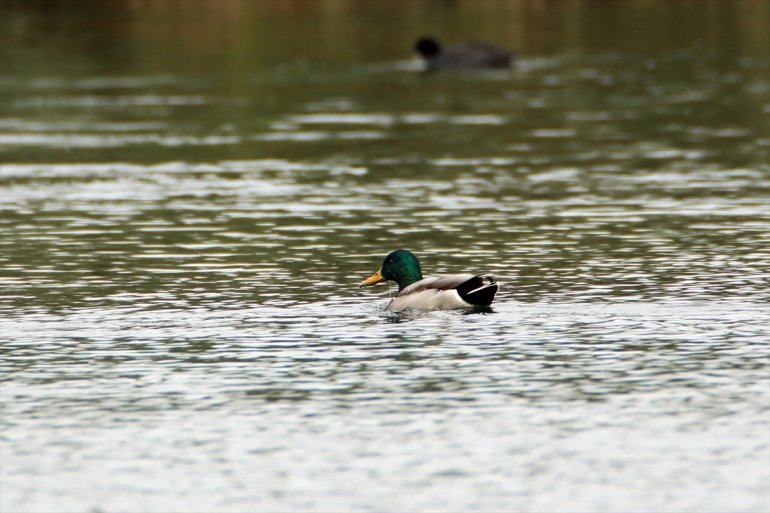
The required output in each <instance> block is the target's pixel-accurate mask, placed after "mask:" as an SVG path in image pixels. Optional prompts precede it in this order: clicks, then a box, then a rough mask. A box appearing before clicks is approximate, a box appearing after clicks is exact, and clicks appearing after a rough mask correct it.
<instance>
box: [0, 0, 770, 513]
mask: <svg viewBox="0 0 770 513" xmlns="http://www.w3.org/2000/svg"><path fill="white" fill-rule="evenodd" d="M254 4H259V3H254ZM428 4H431V3H430V2H428ZM440 4H441V5H445V4H443V3H440ZM696 4H697V3H696ZM737 4H738V3H736V4H733V5H737ZM758 4H759V5H761V3H758ZM164 5H165V4H164ZM175 5H177V7H173V6H166V7H165V8H167V9H170V10H172V11H173V9H175V8H178V4H175ZM313 5H315V4H313ZM341 5H345V4H344V3H343V4H341ZM409 5H413V4H409ZM431 5H432V4H431ZM463 5H464V4H463ZM473 5H477V4H473ZM506 5H507V4H506ZM602 5H604V7H602V9H611V8H610V7H609V6H607V5H605V4H603V3H602ZM633 5H637V6H638V5H640V4H638V3H634V4H633ZM641 5H647V4H641ZM653 5H668V3H667V2H661V3H660V4H653ZM673 5H675V6H679V7H674V9H679V8H685V7H681V6H682V5H684V6H689V7H686V8H692V9H696V10H697V9H699V7H697V6H696V5H695V4H691V3H680V2H675V3H673ZM698 5H700V4H698ZM708 5H712V6H713V5H714V4H708ZM720 5H725V4H720ZM728 5H729V4H728ZM442 8H443V7H442ZM476 8H478V9H480V11H479V12H480V13H481V14H478V13H477V14H478V16H489V17H491V18H490V19H493V18H494V17H495V16H496V13H495V12H494V11H489V12H487V11H486V10H485V9H482V8H480V7H476ZM476 8H473V9H476ZM648 8H651V7H648ZM156 9H157V7H156ZM251 9H257V8H256V7H251ZM447 9H450V11H449V12H450V13H454V14H451V16H459V17H462V16H463V15H464V14H463V12H462V9H460V8H458V9H460V11H458V12H454V11H451V8H448V7H447ZM733 9H736V11H735V12H736V13H737V14H736V16H739V19H740V20H748V17H747V16H749V15H750V14H752V12H753V11H748V12H747V11H743V10H740V9H739V8H738V7H733ZM153 12H155V11H152V10H151V13H153ZM271 12H272V11H270V12H269V13H268V14H269V15H264V13H263V15H264V16H267V18H268V19H271V18H270V16H278V18H276V19H278V20H279V22H280V20H284V18H281V17H280V16H279V15H277V14H275V13H273V14H270V13H271ZM473 12H476V11H473ZM505 12H507V11H505ZM644 12H646V11H644ZM693 12H694V11H693ZM762 12H764V11H762ZM12 14H15V15H16V17H13V16H11V17H8V19H11V20H15V21H14V22H13V23H16V25H14V24H12V22H4V23H6V24H7V25H6V28H8V27H11V28H12V29H14V27H17V26H18V25H19V24H18V19H24V20H27V18H26V17H31V16H33V15H32V14H30V13H26V12H24V11H23V10H20V11H12ZM203 14H204V16H203V17H201V18H199V17H194V18H192V19H190V20H188V21H189V22H190V23H201V24H205V21H206V17H205V13H203ZM359 14H360V13H359ZM370 14H371V13H370ZM573 14H574V13H573ZM589 14H591V13H583V14H579V15H578V16H587V15H589ZM593 14H595V13H593ZM60 15H61V13H60ZM144 15H145V11H139V13H138V14H137V13H135V14H134V18H135V21H134V22H132V23H137V26H139V27H143V26H145V25H142V23H145V24H146V23H151V22H149V21H141V20H144V19H145V18H143V16H144ZM351 15H352V14H351V13H350V12H348V11H345V10H343V11H342V12H341V13H337V16H340V17H341V19H343V20H344V19H346V16H351ZM148 16H149V15H148ZM297 16H298V18H297V19H298V20H301V19H304V18H302V15H301V13H300V14H297ZM741 16H743V17H741ZM132 19H133V18H132ZM150 19H154V18H150ZM161 19H162V18H161ZM367 19H368V18H367ZM581 19H582V18H581ZM752 19H754V20H757V19H762V18H761V17H752ZM136 20H139V21H136ZM196 20H197V21H196ZM377 20H378V18H377V19H375V18H372V20H371V23H375V22H377V23H379V21H377ZM348 21H349V20H348ZM140 22H141V23H140ZM230 22H231V23H232V22H233V21H232V20H231V21H230ZM126 23H129V22H126ZM155 23H157V21H156V22H155ZM255 23H256V22H255ZM283 23H286V21H285V20H284V21H283ZM754 23H756V21H755V22H754ZM150 26H153V25H150ZM201 26H203V25H201ZM281 26H282V27H284V29H286V26H294V25H286V26H284V25H281ZM303 26H304V25H303V24H302V22H298V24H297V26H296V27H295V28H294V29H293V30H295V31H297V32H299V31H301V30H302V27H303ZM752 26H754V25H752ZM762 26H764V27H765V28H767V22H766V19H765V22H764V25H762ZM14 30H16V29H14ZM30 30H31V29H30ZM144 30H147V33H146V34H144V37H146V38H148V40H149V41H152V40H153V39H152V38H153V37H159V36H157V34H156V33H154V32H152V30H149V29H147V28H146V26H145V29H144ZM286 30H288V29H286ZM0 33H4V34H6V35H5V36H2V37H5V38H6V41H15V40H13V39H12V38H13V37H15V34H16V32H14V31H13V30H10V31H9V30H5V31H0ZM762 33H764V34H766V33H767V31H764V32H762ZM9 34H10V35H9ZM141 34H142V33H140V35H138V36H137V35H134V36H133V37H141ZM148 34H149V35H148ZM343 34H344V32H343ZM204 35H205V34H204ZM407 36H408V35H404V38H407ZM59 37H62V36H61V35H60V36H59ZM67 37H70V38H72V40H73V41H77V37H76V34H70V35H68V36H67ZM340 37H344V36H340ZM597 37H598V36H597ZM618 37H620V35H618ZM726 37H727V36H726ZM730 37H736V38H737V37H738V36H737V35H736V34H733V35H732V36H730ZM706 41H707V43H706V48H703V47H702V46H698V45H693V46H688V45H687V44H672V43H670V42H669V43H670V44H669V46H664V47H662V48H659V49H657V50H656V51H655V52H654V53H651V54H648V55H645V56H644V57H643V58H636V57H638V54H636V53H634V52H635V51H638V50H639V49H626V50H625V51H623V50H617V49H613V50H607V49H596V48H592V47H591V45H590V44H589V45H587V46H586V47H582V48H580V49H579V51H576V52H570V51H564V52H549V51H546V50H542V51H541V52H540V53H538V52H536V51H530V54H526V53H525V54H524V55H521V56H520V59H519V64H518V66H517V68H516V69H515V70H512V71H502V72H501V71H495V72H490V73H479V74H472V75H471V74H459V75H457V74H452V75H442V74H436V75H428V76H425V75H423V74H421V73H419V68H418V66H416V65H415V64H414V63H411V62H408V61H405V60H404V57H405V56H403V55H401V53H399V52H401V51H402V49H400V48H399V47H396V46H393V43H388V45H390V46H386V48H387V49H386V50H382V49H380V50H375V49H374V47H368V48H369V51H370V52H371V55H369V56H368V57H367V58H366V59H360V60H356V59H350V61H349V62H343V63H342V64H339V63H337V64H335V65H330V64H329V63H328V62H326V63H324V62H321V63H319V62H315V61H313V60H312V59H309V60H307V61H290V62H288V63H286V62H284V61H281V60H276V62H277V63H275V62H272V61H270V59H267V58H266V59H265V61H264V62H263V61H260V62H259V63H258V64H255V65H254V67H253V68H249V71H248V72H240V73H230V74H228V73H225V72H224V71H222V70H221V69H216V70H215V71H217V72H211V71H208V72H207V71H204V70H201V69H197V70H195V71H194V72H190V70H188V69H185V70H184V71H182V70H181V69H180V70H179V71H178V72H176V73H175V72H163V73H160V72H154V71H152V70H151V69H149V68H152V66H151V64H148V63H144V64H142V65H140V64H136V63H122V64H121V66H119V67H118V69H113V70H112V71H110V72H103V71H101V72H100V71H98V69H99V66H96V65H94V67H95V68H97V69H96V70H91V69H86V70H79V71H77V72H76V73H71V72H64V71H56V72H50V71H49V72H40V71H39V68H38V67H35V66H41V67H43V68H45V69H53V70H57V69H58V68H57V59H56V58H55V52H54V49H53V44H51V45H52V46H51V47H50V48H49V49H48V50H46V51H44V52H42V54H41V53H39V52H40V50H39V49H37V50H34V51H33V50H30V49H29V48H27V47H25V46H23V45H22V46H20V47H19V48H18V49H17V50H14V51H10V50H7V49H6V50H4V51H3V53H0V56H2V57H3V59H4V61H3V62H5V64H4V65H3V68H2V76H0V107H1V108H0V130H1V131H2V136H1V137H2V154H3V158H2V167H1V168H0V198H2V204H1V206H2V217H0V236H1V237H0V245H1V246H0V247H1V248H2V250H1V252H0V259H2V278H1V279H2V281H1V282H0V283H1V284H2V297H0V313H2V345H1V346H0V365H1V367H0V368H1V369H2V380H3V382H2V388H1V389H0V391H1V392H2V407H3V414H2V418H1V420H2V439H1V441H2V444H1V445H0V448H1V450H2V465H1V466H0V477H2V484H1V486H2V493H0V505H1V506H2V510H3V511H8V512H11V511H62V512H64V511H234V512H235V511H256V510H259V511H715V512H716V511H747V512H748V511H752V512H753V511H763V510H767V509H768V507H770V466H769V465H768V461H770V388H769V387H770V376H769V375H768V373H769V372H770V365H769V364H770V362H769V361H768V358H769V356H770V353H769V352H768V346H769V344H768V341H769V340H770V326H769V321H768V319H769V318H770V308H768V306H767V305H768V302H769V301H770V293H769V292H768V291H769V290H770V289H769V288H768V272H769V271H770V230H769V229H768V228H769V224H768V222H769V221H770V205H768V201H769V200H768V190H770V130H768V128H767V127H768V126H770V123H768V121H769V118H770V78H768V77H769V76H770V74H768V70H770V60H768V58H767V55H762V54H756V53H755V52H752V51H750V50H751V48H750V47H747V48H744V49H743V50H741V49H740V47H739V48H738V49H735V48H733V47H729V51H731V52H734V54H729V55H728V54H725V53H720V52H725V51H727V50H724V49H720V48H717V47H712V46H709V40H708V39H706ZM731 41H732V40H731ZM736 41H737V39H736ZM114 44H115V45H117V44H118V43H114ZM407 46H408V45H407ZM546 46H547V45H546ZM736 46H739V45H737V43H736ZM185 48H186V47H185ZM195 48H197V47H195ZM334 48H337V47H334V46H333V47H332V49H331V50H329V49H327V51H329V52H330V53H334V52H335V50H334ZM340 48H342V47H340ZM762 48H764V46H762ZM391 50H392V53H388V52H390V51H391ZM396 50H398V51H396ZM57 51H58V49H57ZM63 51H69V52H74V50H73V49H68V50H63ZM188 51H202V50H199V49H198V50H190V49H189V48H188ZM264 51H265V52H269V51H270V50H264ZM275 51H279V50H275ZM340 51H342V50H340ZM378 51H379V52H381V53H377V52H378ZM30 52H31V53H30ZM404 53H406V52H404ZM73 54H74V53H73ZM343 54H344V53H343ZM22 60H24V62H25V64H24V66H22V64H20V63H21V62H22ZM169 62H171V61H169ZM266 62H267V63H266ZM11 65H13V66H18V67H19V72H18V73H14V72H12V71H13V70H12V69H10V68H9V67H8V66H11ZM27 66H28V67H27ZM46 66H47V68H46ZM142 66H147V67H148V69H145V68H143V67H142ZM86 68H87V67H86ZM398 247H405V248H409V249H411V250H413V251H414V252H415V253H416V254H417V255H418V256H419V257H420V258H421V261H422V263H423V268H424V270H425V271H426V272H427V273H434V272H435V273H438V272H461V271H485V272H490V273H493V274H494V275H495V276H496V277H497V278H498V280H499V281H500V282H501V284H502V288H501V291H500V293H499V294H498V297H497V299H496V302H495V304H494V305H493V309H492V311H491V312H488V313H472V314H469V313H467V312H434V313H429V314H416V313H408V314H398V315H397V314H391V313H388V312H386V311H385V306H386V305H387V301H388V299H387V298H388V294H389V293H393V292H394V291H393V289H391V290H390V291H389V290H388V287H387V286H383V287H374V288H370V289H358V288H357V286H356V285H357V283H358V282H359V281H360V280H361V279H362V278H365V277H367V276H369V274H371V272H373V271H374V270H376V269H377V267H378V266H379V264H380V263H381V260H382V258H383V256H384V255H385V254H386V253H387V252H388V251H390V250H392V249H395V248H398Z"/></svg>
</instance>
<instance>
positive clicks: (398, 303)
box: [359, 249, 498, 312]
mask: <svg viewBox="0 0 770 513" xmlns="http://www.w3.org/2000/svg"><path fill="white" fill-rule="evenodd" d="M385 280H390V281H395V282H396V283H398V294H396V297H395V298H393V300H392V301H391V302H390V304H389V305H388V310H390V311H391V312H397V311H399V310H404V309H406V308H412V309H415V310H424V311H428V310H451V309H454V308H473V307H478V306H489V305H490V304H491V303H492V300H493V299H494V298H495V294H497V289H498V285H497V283H496V282H495V281H494V280H493V279H492V278H491V277H489V276H484V275H474V274H443V275H439V276H432V277H430V278H423V277H422V271H421V270H420V262H419V260H417V257H416V256H414V255H413V254H412V253H411V252H410V251H407V250H405V249H397V250H396V251H393V252H392V253H390V254H389V255H388V256H386V257H385V260H384V261H383V262H382V267H380V270H379V271H377V272H376V273H374V274H373V275H372V276H370V277H369V278H367V279H365V280H364V281H362V282H361V284H360V285H359V287H364V286H367V285H374V284H375V283H379V282H381V281H385Z"/></svg>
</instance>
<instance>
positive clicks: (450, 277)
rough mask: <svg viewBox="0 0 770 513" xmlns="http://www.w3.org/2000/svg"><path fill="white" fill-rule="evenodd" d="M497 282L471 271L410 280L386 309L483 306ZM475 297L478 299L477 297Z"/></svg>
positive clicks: (448, 308)
mask: <svg viewBox="0 0 770 513" xmlns="http://www.w3.org/2000/svg"><path fill="white" fill-rule="evenodd" d="M497 288H498V286H497V284H496V283H494V282H493V281H492V280H491V279H489V283H486V284H485V282H484V278H483V277H482V276H478V275H474V274H443V275H440V276H431V277H429V278H423V279H422V280H420V281H418V282H415V283H412V284H411V285H409V286H407V287H405V288H404V290H402V291H401V292H399V294H398V295H397V296H396V297H395V298H394V299H393V301H391V303H390V305H388V310H391V311H393V312H397V311H399V310H405V309H409V308H411V309H415V310H424V311H427V310H451V309H454V308H470V307H474V306H485V305H489V304H490V303H491V302H492V299H493V298H494V296H495V294H496V293H497ZM477 299H480V300H479V301H477Z"/></svg>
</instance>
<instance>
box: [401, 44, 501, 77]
mask: <svg viewBox="0 0 770 513" xmlns="http://www.w3.org/2000/svg"><path fill="white" fill-rule="evenodd" d="M414 47H415V49H416V50H417V53H419V54H420V55H421V56H422V58H423V59H425V63H426V69H427V70H439V69H484V68H507V67H509V66H511V65H512V64H513V53H511V52H509V51H508V50H506V49H505V48H501V47H499V46H496V45H493V44H491V43H481V42H470V43H463V44H459V45H455V46H450V47H448V48H443V47H442V46H441V43H439V42H438V41H437V40H435V39H433V38H431V37H421V38H420V39H418V40H417V42H416V43H415V45H414Z"/></svg>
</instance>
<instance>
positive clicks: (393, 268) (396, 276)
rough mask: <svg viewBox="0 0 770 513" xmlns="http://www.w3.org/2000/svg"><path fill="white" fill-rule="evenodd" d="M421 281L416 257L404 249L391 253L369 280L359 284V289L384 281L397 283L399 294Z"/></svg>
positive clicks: (420, 272)
mask: <svg viewBox="0 0 770 513" xmlns="http://www.w3.org/2000/svg"><path fill="white" fill-rule="evenodd" d="M421 279H422V271H421V270H420V262H419V260H417V257H416V256H414V255H413V254H412V253H411V252H410V251H407V250H405V249H397V250H396V251H393V252H392V253H390V254H389V255H388V256H386V257H385V260H384V261H383V262H382V267H381V268H380V270H379V271H377V272H376V273H374V274H373V275H372V276H370V277H369V278H367V279H365V280H364V281H362V282H361V285H360V286H361V287H363V286H366V285H374V284H375V283H379V282H381V281H384V280H391V281H395V282H396V283H398V290H399V292H400V291H401V290H403V289H404V287H407V286H409V285H411V284H412V283H414V282H416V281H420V280H421Z"/></svg>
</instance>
